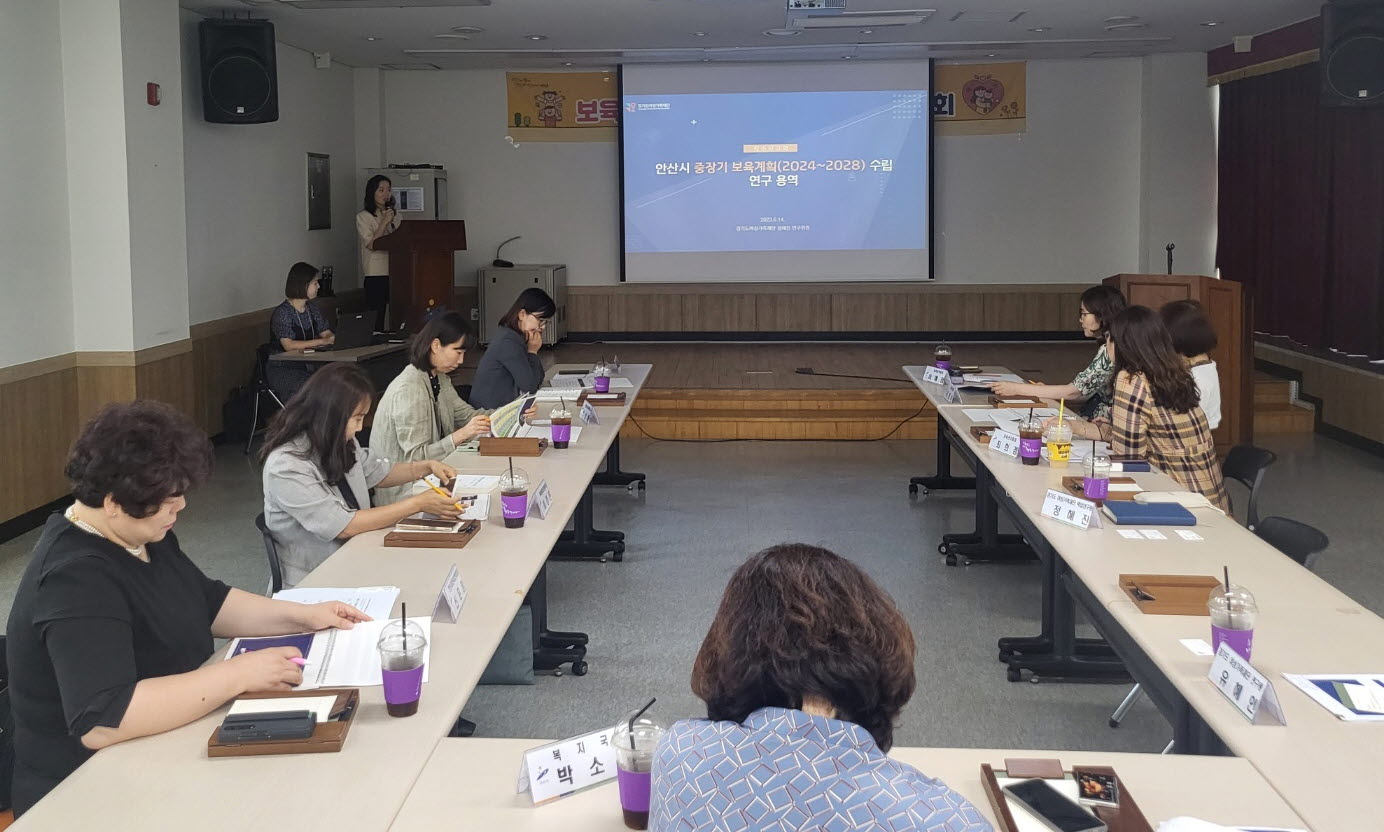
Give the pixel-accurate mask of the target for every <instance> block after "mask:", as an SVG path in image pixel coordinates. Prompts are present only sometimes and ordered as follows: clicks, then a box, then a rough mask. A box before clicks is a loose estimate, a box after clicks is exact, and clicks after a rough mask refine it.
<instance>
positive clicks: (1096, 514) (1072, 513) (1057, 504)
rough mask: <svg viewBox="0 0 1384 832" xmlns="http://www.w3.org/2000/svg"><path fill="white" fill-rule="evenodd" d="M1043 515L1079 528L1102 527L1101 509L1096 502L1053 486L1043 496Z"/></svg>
mask: <svg viewBox="0 0 1384 832" xmlns="http://www.w3.org/2000/svg"><path fill="white" fill-rule="evenodd" d="M1043 516H1044V517H1048V518H1051V519H1053V520H1056V521H1058V522H1060V523H1066V524H1067V525H1068V526H1075V527H1076V528H1078V529H1083V530H1084V529H1089V528H1093V527H1094V528H1100V511H1099V510H1097V508H1096V504H1095V503H1093V502H1091V501H1090V500H1083V499H1081V498H1080V497H1073V496H1072V495H1071V494H1064V493H1063V492H1061V491H1057V490H1056V489H1052V488H1049V489H1048V496H1047V497H1045V498H1043Z"/></svg>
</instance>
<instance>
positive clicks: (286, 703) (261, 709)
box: [226, 696, 336, 722]
mask: <svg viewBox="0 0 1384 832" xmlns="http://www.w3.org/2000/svg"><path fill="white" fill-rule="evenodd" d="M335 704H336V697H335V696H292V697H284V698H281V699H237V700H235V701H234V702H232V703H231V709H230V711H228V712H227V714H226V715H227V716H233V715H235V714H276V713H280V712H282V711H312V712H313V714H315V715H316V716H317V721H318V722H330V721H331V718H332V706H333V705H335Z"/></svg>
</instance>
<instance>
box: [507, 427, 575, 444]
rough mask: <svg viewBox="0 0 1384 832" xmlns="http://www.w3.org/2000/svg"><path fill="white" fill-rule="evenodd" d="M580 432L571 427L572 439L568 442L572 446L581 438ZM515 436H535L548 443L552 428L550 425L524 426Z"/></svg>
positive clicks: (551, 435)
mask: <svg viewBox="0 0 1384 832" xmlns="http://www.w3.org/2000/svg"><path fill="white" fill-rule="evenodd" d="M581 431H582V429H581V427H579V426H577V425H573V426H572V438H571V439H570V440H568V441H569V442H570V443H571V444H573V445H575V444H577V440H578V439H580V438H581ZM515 436H524V437H528V436H536V437H538V438H539V439H547V440H549V441H552V438H553V428H552V425H524V426H523V427H522V428H520V429H519V432H518V433H516V434H515Z"/></svg>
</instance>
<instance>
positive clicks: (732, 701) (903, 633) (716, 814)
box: [649, 543, 990, 832]
mask: <svg viewBox="0 0 1384 832" xmlns="http://www.w3.org/2000/svg"><path fill="white" fill-rule="evenodd" d="M913 687H914V677H913V633H912V632H911V631H910V630H909V629H908V623H907V622H906V621H904V618H903V615H902V614H901V613H900V612H899V610H898V608H897V607H895V606H894V602H893V600H892V599H891V598H890V597H889V596H888V595H886V594H885V593H884V591H883V590H881V589H880V588H879V586H878V585H876V584H875V582H874V581H872V580H871V579H870V578H869V577H868V576H867V575H866V574H865V573H864V572H862V571H861V570H860V568H859V567H857V566H856V565H855V564H853V563H851V562H850V561H848V560H846V559H845V558H842V557H840V556H839V555H836V554H833V553H831V552H829V551H827V550H825V549H820V548H817V547H815V546H806V545H803V544H800V543H787V544H782V545H779V546H774V547H772V548H769V549H765V550H764V551H762V552H760V553H759V554H757V555H754V556H752V557H751V558H750V559H749V560H748V561H746V562H745V563H744V564H743V565H741V567H740V568H739V569H737V570H736V572H735V574H734V575H732V576H731V579H730V583H729V584H728V585H727V586H726V592H725V595H724V596H723V597H722V598H721V607H720V609H718V610H717V612H716V618H715V620H714V621H713V622H712V624H711V629H710V630H709V631H708V632H707V634H706V639H705V640H704V641H703V642H702V647H701V650H700V652H698V654H697V659H696V662H695V663H694V664H693V667H692V692H693V693H695V694H697V696H698V697H700V698H701V699H702V700H703V701H705V702H706V712H707V719H692V720H683V721H681V722H678V723H676V724H675V725H673V727H672V728H671V729H670V730H669V731H668V733H667V734H666V735H665V736H664V738H663V739H662V740H661V741H660V743H659V746H658V749H657V751H656V753H655V757H654V767H653V780H652V788H653V793H652V796H651V799H652V802H651V805H650V812H649V821H650V823H649V828H650V829H653V830H681V829H692V828H695V829H699V830H705V829H712V830H721V829H741V828H744V822H745V818H746V817H753V818H754V826H755V828H757V829H769V828H774V829H777V828H793V829H809V828H810V829H815V828H831V825H832V821H833V820H837V822H838V823H843V824H848V825H849V828H850V829H853V830H881V831H882V830H892V829H901V828H908V829H934V828H935V829H946V830H949V832H988V830H989V829H990V824H989V823H987V822H986V821H985V819H984V818H983V817H981V814H980V812H979V811H978V810H977V809H976V808H975V806H973V805H971V803H970V802H968V801H967V800H966V799H965V798H964V797H962V796H961V795H959V794H957V793H956V792H953V791H952V790H951V789H949V788H947V786H946V784H944V783H942V782H941V781H940V780H934V779H932V778H930V777H927V776H926V775H923V774H921V773H920V772H918V771H917V770H916V769H914V768H912V767H911V766H908V765H905V764H903V763H899V762H896V761H894V760H891V759H889V758H888V757H887V756H885V752H887V751H888V750H889V748H890V747H891V746H892V745H893V741H894V722H895V720H897V719H898V715H899V711H900V710H901V709H902V708H903V706H904V704H905V703H906V702H908V699H909V697H911V696H912V695H913ZM765 771H770V772H771V775H770V776H765V774H764V772H765ZM789 783H791V785H789V786H788V787H787V788H784V785H785V784H789ZM708 784H712V785H711V786H710V787H708ZM838 819H839V820H838Z"/></svg>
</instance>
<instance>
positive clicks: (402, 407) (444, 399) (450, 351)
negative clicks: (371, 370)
mask: <svg viewBox="0 0 1384 832" xmlns="http://www.w3.org/2000/svg"><path fill="white" fill-rule="evenodd" d="M474 343H475V336H474V334H473V333H472V330H471V327H470V325H469V324H467V323H466V321H465V319H463V318H462V317H461V316H460V315H458V314H457V313H456V312H447V313H445V314H442V315H437V316H435V317H434V318H433V319H432V320H430V321H428V323H427V325H425V326H424V327H423V331H422V332H420V333H418V337H417V338H415V339H414V341H413V344H412V346H411V347H410V348H409V366H407V367H405V368H404V369H403V371H402V372H400V373H399V375H398V376H397V377H395V379H394V380H393V381H391V382H390V383H389V387H388V388H386V389H385V391H384V396H383V397H382V398H381V399H380V403H379V405H378V406H377V407H376V408H375V421H374V425H373V426H372V427H371V429H370V450H371V452H372V453H373V454H374V455H375V456H379V457H384V458H385V459H387V460H389V461H390V462H416V461H418V460H424V459H434V460H442V459H445V458H446V457H447V455H448V454H450V453H452V452H453V451H455V450H456V449H457V448H464V449H465V448H466V446H470V445H471V443H472V442H473V441H474V440H475V439H476V438H477V437H480V436H484V435H486V434H487V433H488V432H489V431H490V417H489V416H487V415H485V414H486V413H487V412H488V411H484V410H478V409H476V408H474V407H472V406H471V405H469V404H467V403H466V402H464V401H462V399H461V396H459V395H457V391H456V388H455V387H453V386H452V381H451V379H450V378H448V377H447V374H448V373H450V372H452V371H453V370H455V369H456V368H457V367H460V366H461V362H462V359H463V358H464V357H465V356H466V348H467V347H468V346H470V345H471V344H474ZM471 447H472V448H474V446H471ZM412 492H413V484H412V483H408V484H405V485H401V486H396V487H394V488H377V489H375V505H381V506H382V505H388V504H390V503H394V502H398V501H399V500H402V499H404V498H406V497H408V496H409V495H410V494H412Z"/></svg>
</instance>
